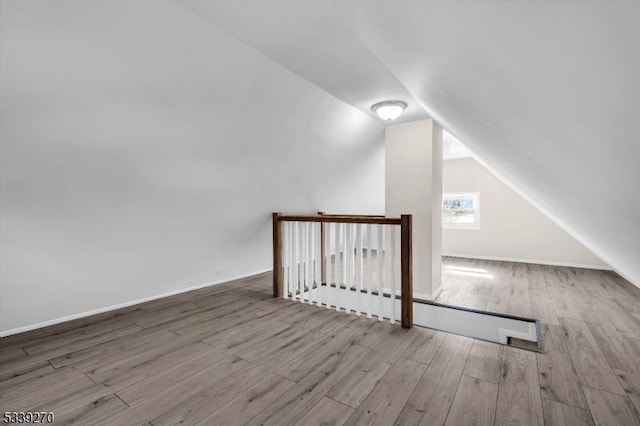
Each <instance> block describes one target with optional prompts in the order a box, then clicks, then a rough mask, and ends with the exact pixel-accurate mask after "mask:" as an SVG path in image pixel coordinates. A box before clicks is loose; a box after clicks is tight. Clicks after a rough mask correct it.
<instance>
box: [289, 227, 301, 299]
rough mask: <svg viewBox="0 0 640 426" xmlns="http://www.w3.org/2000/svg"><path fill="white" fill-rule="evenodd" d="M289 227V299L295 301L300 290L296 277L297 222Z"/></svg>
mask: <svg viewBox="0 0 640 426" xmlns="http://www.w3.org/2000/svg"><path fill="white" fill-rule="evenodd" d="M291 225H292V228H291V272H292V276H293V286H292V288H291V299H292V300H296V290H299V289H300V279H299V276H298V275H299V274H298V272H299V271H298V222H292V223H291Z"/></svg>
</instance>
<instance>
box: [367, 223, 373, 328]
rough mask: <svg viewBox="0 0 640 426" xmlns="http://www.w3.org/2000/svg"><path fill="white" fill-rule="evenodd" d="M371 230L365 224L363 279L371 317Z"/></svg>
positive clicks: (368, 316) (370, 226) (368, 312)
mask: <svg viewBox="0 0 640 426" xmlns="http://www.w3.org/2000/svg"><path fill="white" fill-rule="evenodd" d="M371 232H373V229H372V225H371V224H370V223H369V224H367V242H366V244H367V279H366V280H365V283H366V284H365V287H366V290H367V293H366V294H367V318H371V310H372V308H371V305H372V303H371V299H372V298H373V295H372V294H371V286H372V285H373V283H372V282H373V257H372V255H371V240H372V238H371Z"/></svg>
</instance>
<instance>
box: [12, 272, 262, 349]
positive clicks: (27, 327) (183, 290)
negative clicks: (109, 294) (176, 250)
mask: <svg viewBox="0 0 640 426" xmlns="http://www.w3.org/2000/svg"><path fill="white" fill-rule="evenodd" d="M269 271H272V268H269V269H265V270H263V271H257V272H252V273H250V274H245V275H238V276H235V277H230V278H225V279H222V280H219V281H213V282H209V283H206V284H199V285H196V286H193V287H187V288H181V289H179V290H174V291H169V292H166V293H161V294H157V295H155V296H149V297H144V298H142V299H136V300H131V301H129V302H124V303H118V304H117V305H111V306H107V307H104V308H98V309H93V310H91V311H86V312H81V313H79V314H73V315H67V316H64V317H61V318H55V319H52V320H47V321H42V322H39V323H36V324H29V325H25V326H22V327H16V328H12V329H10V330H0V337H7V336H11V335H12V334H18V333H24V332H25V331H31V330H36V329H38V328H42V327H47V326H50V325H55V324H60V323H63V322H67V321H71V320H75V319H78V318H84V317H89V316H91V315H96V314H101V313H104V312H108V311H115V310H116V309H121V308H126V307H127V306H131V305H138V304H140V303H145V302H150V301H152V300H156V299H162V298H163V297H169V296H175V295H176V294H181V293H187V292H189V291H193V290H199V289H201V288H205V287H211V286H214V285H218V284H224V283H228V282H230V281H235V280H240V279H242V278H248V277H252V276H254V275H260V274H264V273H265V272H269Z"/></svg>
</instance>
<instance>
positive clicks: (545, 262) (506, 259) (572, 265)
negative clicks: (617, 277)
mask: <svg viewBox="0 0 640 426" xmlns="http://www.w3.org/2000/svg"><path fill="white" fill-rule="evenodd" d="M442 255H443V256H447V257H460V258H463V259H480V260H497V261H500V262H517V263H531V264H534V265H551V266H566V267H569V268H583V269H600V270H602V271H612V270H613V269H612V268H611V267H610V266H603V265H584V264H581V263H567V262H551V261H548V260H532V259H519V258H513V257H495V256H476V255H467V254H453V253H442Z"/></svg>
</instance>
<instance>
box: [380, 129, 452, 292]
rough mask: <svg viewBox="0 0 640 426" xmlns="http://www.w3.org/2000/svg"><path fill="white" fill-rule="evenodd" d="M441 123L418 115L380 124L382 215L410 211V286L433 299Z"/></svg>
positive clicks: (437, 275) (438, 251) (437, 271)
mask: <svg viewBox="0 0 640 426" xmlns="http://www.w3.org/2000/svg"><path fill="white" fill-rule="evenodd" d="M441 204H442V128H441V127H440V125H439V124H438V123H436V122H435V121H433V120H431V119H428V120H420V121H413V122H410V123H403V124H396V125H393V126H387V127H386V129H385V214H386V215H387V216H390V217H396V216H399V215H401V214H412V215H413V291H414V295H415V296H417V297H422V298H425V299H430V300H431V299H433V298H435V297H436V296H437V294H438V293H439V292H440V288H441V262H442V261H441V255H442V217H441V216H442V207H441Z"/></svg>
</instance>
